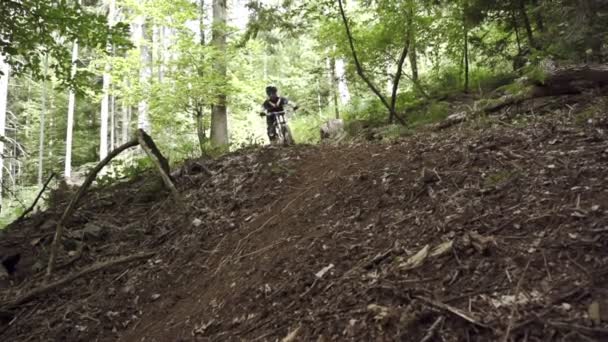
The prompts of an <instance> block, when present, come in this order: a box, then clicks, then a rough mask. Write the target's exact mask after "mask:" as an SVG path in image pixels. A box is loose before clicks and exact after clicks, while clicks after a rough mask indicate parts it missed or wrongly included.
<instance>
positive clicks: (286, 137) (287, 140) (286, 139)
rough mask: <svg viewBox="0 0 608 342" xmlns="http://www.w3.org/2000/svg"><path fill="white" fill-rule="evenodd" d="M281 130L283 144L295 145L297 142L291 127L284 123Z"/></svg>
mask: <svg viewBox="0 0 608 342" xmlns="http://www.w3.org/2000/svg"><path fill="white" fill-rule="evenodd" d="M281 131H282V132H281V133H282V134H281V135H282V136H283V145H285V146H289V145H294V144H295V143H296V142H295V141H294V139H293V135H292V134H291V129H289V126H287V125H283V127H282V128H281Z"/></svg>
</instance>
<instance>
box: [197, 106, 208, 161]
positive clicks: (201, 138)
mask: <svg viewBox="0 0 608 342" xmlns="http://www.w3.org/2000/svg"><path fill="white" fill-rule="evenodd" d="M196 135H197V136H198V145H199V147H200V148H201V154H204V153H205V140H207V137H206V136H205V123H204V122H203V108H202V106H200V107H199V108H197V109H196Z"/></svg>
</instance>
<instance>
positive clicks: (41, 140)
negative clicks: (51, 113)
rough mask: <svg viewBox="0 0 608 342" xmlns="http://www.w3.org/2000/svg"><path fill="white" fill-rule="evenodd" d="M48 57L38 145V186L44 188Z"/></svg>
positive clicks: (45, 60) (43, 82)
mask: <svg viewBox="0 0 608 342" xmlns="http://www.w3.org/2000/svg"><path fill="white" fill-rule="evenodd" d="M48 65H49V61H48V56H45V58H44V66H43V68H44V74H43V79H42V96H41V102H42V103H41V106H40V107H41V108H40V128H39V131H40V134H39V138H38V140H39V145H38V185H39V186H42V178H43V177H44V175H43V173H44V126H45V120H46V110H47V108H46V97H47V80H46V78H47V76H48Z"/></svg>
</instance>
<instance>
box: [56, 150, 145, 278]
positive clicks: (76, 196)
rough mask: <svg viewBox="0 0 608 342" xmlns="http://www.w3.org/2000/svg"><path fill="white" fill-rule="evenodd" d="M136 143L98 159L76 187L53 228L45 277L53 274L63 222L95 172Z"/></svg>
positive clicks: (94, 176)
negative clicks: (55, 226) (53, 232)
mask: <svg viewBox="0 0 608 342" xmlns="http://www.w3.org/2000/svg"><path fill="white" fill-rule="evenodd" d="M137 144H138V141H137V139H132V140H130V141H129V142H127V143H125V144H123V145H121V146H119V147H117V148H116V149H114V150H113V151H112V152H110V153H109V154H108V155H107V156H106V157H105V158H104V159H103V160H102V161H100V162H99V163H98V164H97V165H96V166H95V167H94V168H93V170H91V172H89V175H88V176H87V178H86V179H85V181H84V183H83V184H82V186H81V187H80V188H79V189H78V192H76V195H74V197H72V200H71V201H70V203H69V204H68V206H67V208H65V211H64V212H63V215H61V219H60V220H59V222H58V223H57V229H56V230H55V237H54V238H53V243H52V244H51V252H50V256H49V263H48V265H47V269H46V276H47V278H48V277H50V276H51V275H52V274H53V268H54V267H55V262H56V259H57V250H58V248H59V244H60V243H61V238H62V235H63V227H64V225H65V222H66V221H67V219H68V218H69V217H70V216H72V214H73V213H74V211H75V210H76V208H77V207H78V202H79V201H80V200H81V199H82V197H83V196H84V194H85V192H86V191H87V189H88V188H89V187H90V186H91V184H93V181H94V180H95V178H96V177H97V174H98V173H99V171H101V169H103V167H104V166H106V165H107V164H108V163H109V162H110V161H111V160H112V159H114V158H115V157H116V156H117V155H119V154H120V153H121V152H123V151H124V150H126V149H128V148H131V147H134V146H137Z"/></svg>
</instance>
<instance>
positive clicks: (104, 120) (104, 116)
mask: <svg viewBox="0 0 608 342" xmlns="http://www.w3.org/2000/svg"><path fill="white" fill-rule="evenodd" d="M115 9H116V3H115V0H110V4H109V11H108V26H109V27H112V26H113V25H114V15H115ZM107 49H108V50H109V49H111V47H110V46H108V47H107ZM110 69H111V65H110V64H109V63H107V64H106V66H105V70H104V73H103V97H102V99H101V115H100V116H101V126H100V131H99V138H100V139H99V160H103V159H104V158H105V157H106V156H107V155H108V118H109V107H110V85H111V83H112V77H111V75H110Z"/></svg>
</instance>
